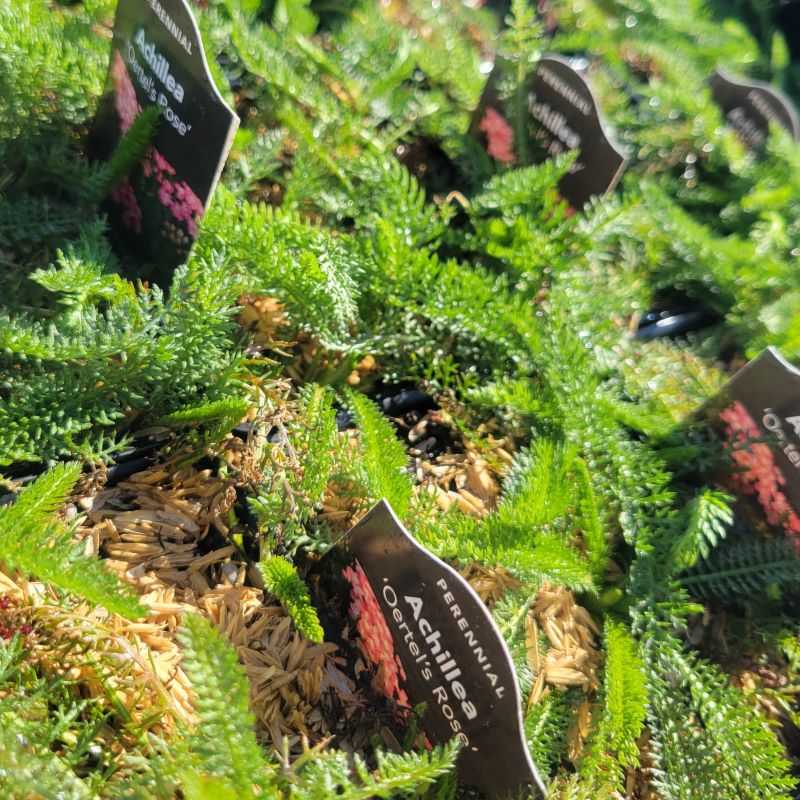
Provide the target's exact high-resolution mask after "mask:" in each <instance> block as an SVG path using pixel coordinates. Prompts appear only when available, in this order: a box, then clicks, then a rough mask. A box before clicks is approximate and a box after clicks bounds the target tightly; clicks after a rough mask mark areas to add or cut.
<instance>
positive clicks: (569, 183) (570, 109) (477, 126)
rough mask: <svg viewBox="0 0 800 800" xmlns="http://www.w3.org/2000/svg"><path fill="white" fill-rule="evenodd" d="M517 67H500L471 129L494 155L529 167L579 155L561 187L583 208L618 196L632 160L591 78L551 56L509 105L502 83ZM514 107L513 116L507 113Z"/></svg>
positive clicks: (492, 74)
mask: <svg viewBox="0 0 800 800" xmlns="http://www.w3.org/2000/svg"><path fill="white" fill-rule="evenodd" d="M511 68H512V67H510V66H509V65H508V64H506V62H504V61H497V62H496V63H495V65H494V69H493V70H492V73H491V74H490V76H489V79H488V81H487V84H486V88H485V89H484V93H483V96H482V97H481V101H480V103H479V104H478V108H477V109H476V111H475V114H474V116H473V122H472V127H471V130H472V132H473V134H474V135H476V136H478V138H479V139H481V140H482V141H483V142H484V143H485V144H486V148H487V152H488V154H489V156H490V157H491V158H493V159H494V160H495V161H499V162H504V163H513V162H517V163H519V164H529V163H539V162H541V161H544V160H545V159H547V158H552V157H554V156H557V155H561V154H563V153H569V152H572V151H573V150H577V151H578V153H579V155H578V158H577V160H576V161H575V163H574V164H573V165H572V167H571V169H570V171H569V173H567V174H566V175H565V176H564V177H563V178H562V179H561V182H560V184H559V189H560V191H561V194H562V195H563V196H564V197H565V198H566V199H567V200H568V201H569V203H570V204H571V205H572V206H574V207H575V208H582V207H583V206H584V204H585V203H586V202H587V201H588V200H589V199H590V198H592V197H596V196H601V195H604V194H607V193H608V192H610V191H612V190H613V189H614V187H615V186H616V185H617V183H618V181H619V179H620V178H621V177H622V173H623V172H624V170H625V165H626V163H627V161H626V158H625V155H624V154H623V152H622V149H621V148H620V146H619V145H618V144H617V142H616V141H615V140H614V138H613V137H612V136H611V134H610V133H609V132H608V131H607V129H606V124H605V121H604V119H603V115H602V113H601V111H600V105H599V103H598V102H597V99H596V98H595V96H594V94H593V92H592V90H591V88H590V86H589V84H588V82H587V81H586V78H584V76H583V75H582V74H581V72H580V71H579V70H578V69H576V68H575V66H573V64H572V63H571V62H570V61H569V60H567V59H566V58H564V57H562V56H559V55H550V56H546V57H544V58H542V59H540V60H539V63H538V65H537V68H536V71H535V72H534V73H532V74H531V75H530V76H529V77H528V80H527V83H526V84H525V86H524V91H523V92H521V93H520V94H519V96H518V97H516V98H514V100H513V101H511V100H509V101H506V102H505V103H504V102H503V101H502V99H501V97H500V91H499V84H500V81H501V80H502V76H503V74H504V73H505V72H506V71H507V70H509V69H511ZM509 106H512V107H511V108H509V112H510V113H507V114H504V113H503V110H504V108H508V107H509ZM509 119H510V120H512V121H513V123H512V122H509V121H508V120H509Z"/></svg>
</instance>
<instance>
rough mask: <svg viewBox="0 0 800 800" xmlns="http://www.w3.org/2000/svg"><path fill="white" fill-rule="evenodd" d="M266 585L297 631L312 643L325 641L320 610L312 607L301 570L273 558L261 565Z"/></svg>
mask: <svg viewBox="0 0 800 800" xmlns="http://www.w3.org/2000/svg"><path fill="white" fill-rule="evenodd" d="M259 569H260V571H261V574H262V575H263V577H264V585H265V586H266V588H267V590H268V591H270V592H272V594H274V595H275V597H277V598H278V600H280V602H281V604H282V605H283V607H284V608H285V609H286V610H287V611H288V612H289V615H290V616H291V618H292V621H293V622H294V624H295V626H296V627H297V630H299V631H300V633H302V634H303V635H304V636H306V637H307V638H309V639H311V641H312V642H321V641H322V640H323V637H324V632H323V630H322V626H321V625H320V624H319V617H318V616H317V612H316V609H315V608H314V606H313V605H311V600H310V598H309V596H308V589H307V588H306V585H305V583H303V580H302V579H301V578H300V576H299V575H298V574H297V570H296V569H295V568H294V567H293V566H292V565H291V564H290V563H289V562H288V561H286V560H285V559H283V558H281V557H280V556H270V557H269V558H267V559H265V560H263V561H262V562H261V563H260V564H259Z"/></svg>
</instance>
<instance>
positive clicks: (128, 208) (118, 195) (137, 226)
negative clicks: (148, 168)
mask: <svg viewBox="0 0 800 800" xmlns="http://www.w3.org/2000/svg"><path fill="white" fill-rule="evenodd" d="M111 199H112V200H113V201H114V202H115V203H116V204H117V205H119V206H120V207H121V208H122V224H123V225H125V227H127V228H130V229H131V230H133V231H134V232H136V233H141V232H142V209H141V208H139V203H138V202H137V200H136V193H135V192H134V191H133V186H131V184H130V181H129V180H128V179H127V178H125V179H124V180H123V181H122V183H120V185H119V186H117V188H116V189H114V191H113V192H111Z"/></svg>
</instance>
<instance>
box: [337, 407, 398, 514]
mask: <svg viewBox="0 0 800 800" xmlns="http://www.w3.org/2000/svg"><path fill="white" fill-rule="evenodd" d="M346 398H347V403H348V406H349V407H350V408H351V409H352V411H353V415H354V417H355V420H356V425H357V426H358V429H359V431H360V433H361V439H360V441H359V450H360V458H359V459H358V461H357V463H356V464H354V465H353V466H354V469H355V470H356V472H357V474H358V475H359V476H360V478H361V482H362V484H363V486H364V488H365V489H366V491H367V493H368V495H369V497H370V498H372V499H373V500H380V499H381V498H383V497H385V498H386V500H387V501H388V503H389V505H390V506H391V507H392V508H393V509H394V512H395V514H397V516H398V517H399V518H400V519H403V518H404V517H405V516H406V514H408V509H409V505H410V503H411V478H410V477H409V475H408V472H407V471H406V470H407V465H408V457H407V456H406V453H405V449H404V448H403V446H402V444H400V442H399V441H398V439H397V437H396V436H395V433H394V430H393V429H392V426H391V423H389V422H388V421H387V420H386V418H385V417H383V416H382V415H381V414H380V413H379V412H378V409H377V407H376V406H375V404H374V403H373V402H372V401H371V400H369V399H367V398H366V397H364V396H363V395H360V394H357V393H355V392H352V391H349V392H347V395H346Z"/></svg>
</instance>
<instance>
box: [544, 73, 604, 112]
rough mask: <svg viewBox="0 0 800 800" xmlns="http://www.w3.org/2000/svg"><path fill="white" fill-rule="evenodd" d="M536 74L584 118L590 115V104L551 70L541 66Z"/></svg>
mask: <svg viewBox="0 0 800 800" xmlns="http://www.w3.org/2000/svg"><path fill="white" fill-rule="evenodd" d="M538 74H539V76H540V77H541V78H542V80H543V81H544V82H545V83H546V84H547V85H548V86H549V87H550V88H551V89H553V90H554V91H555V92H557V93H558V94H560V95H561V96H562V97H563V98H564V99H565V100H566V101H567V102H568V103H569V104H570V105H571V106H575V108H577V109H578V111H580V112H581V114H583V115H584V116H585V117H588V116H589V114H591V113H592V104H591V103H590V102H589V101H588V100H587V99H586V98H585V97H583V95H581V93H580V92H579V91H578V90H577V89H573V88H572V87H571V86H570V85H569V84H568V83H567V82H566V81H564V80H562V79H561V78H559V77H558V75H556V74H555V72H553V71H552V70H551V69H549V68H548V67H546V66H544V65H542V66H540V67H539V70H538Z"/></svg>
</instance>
